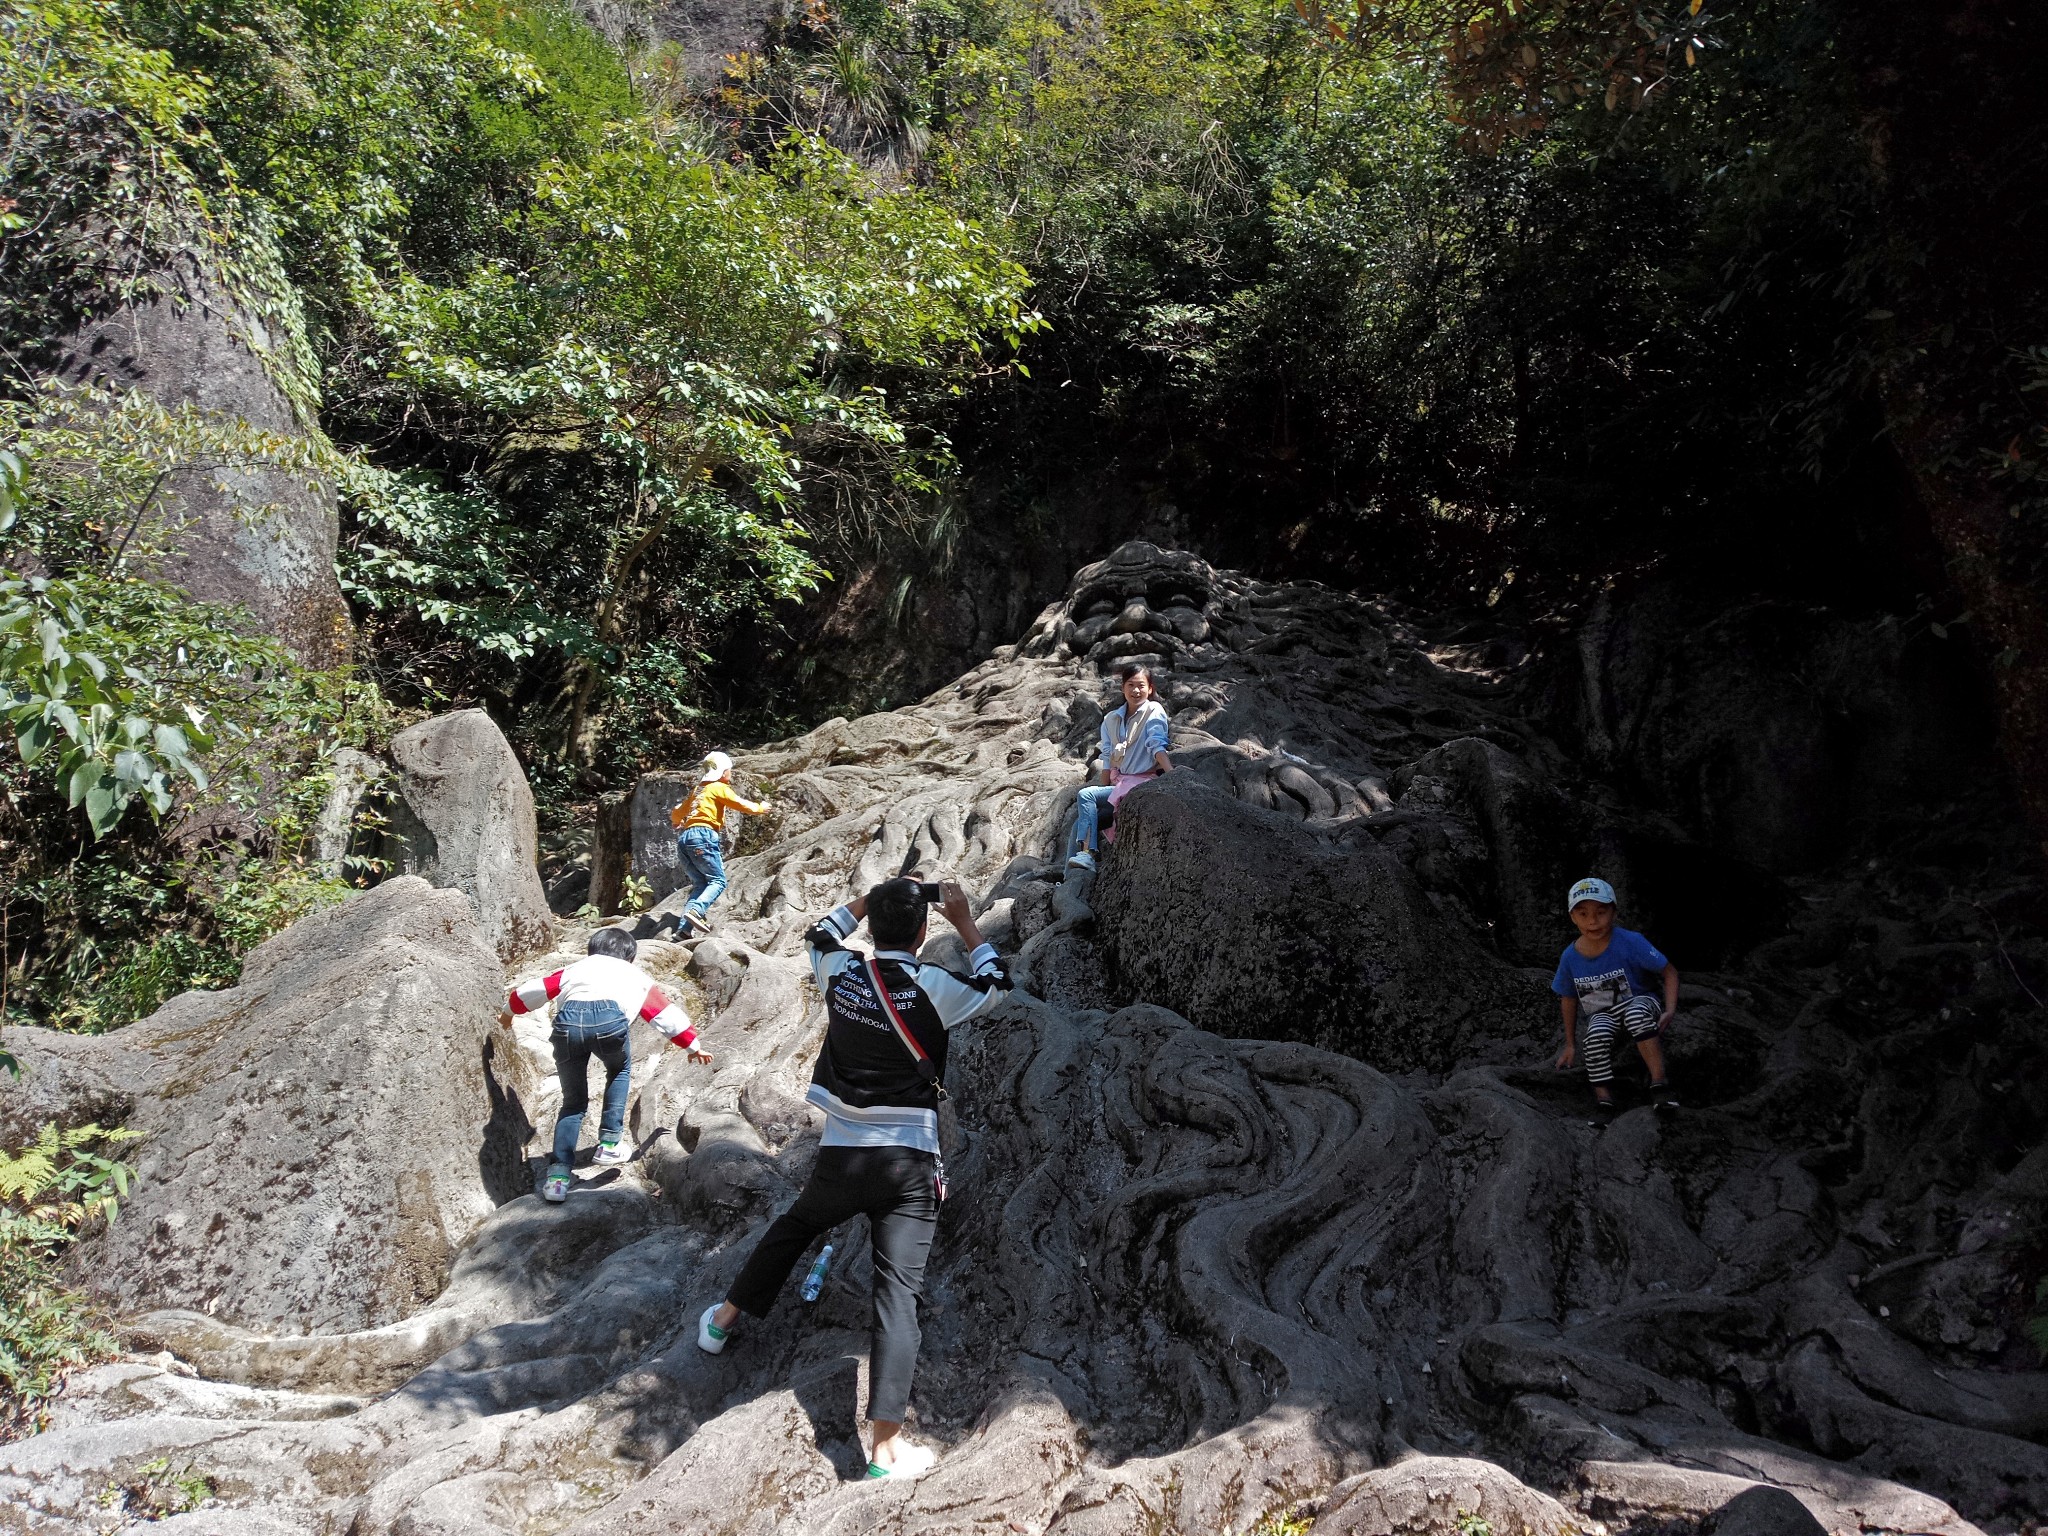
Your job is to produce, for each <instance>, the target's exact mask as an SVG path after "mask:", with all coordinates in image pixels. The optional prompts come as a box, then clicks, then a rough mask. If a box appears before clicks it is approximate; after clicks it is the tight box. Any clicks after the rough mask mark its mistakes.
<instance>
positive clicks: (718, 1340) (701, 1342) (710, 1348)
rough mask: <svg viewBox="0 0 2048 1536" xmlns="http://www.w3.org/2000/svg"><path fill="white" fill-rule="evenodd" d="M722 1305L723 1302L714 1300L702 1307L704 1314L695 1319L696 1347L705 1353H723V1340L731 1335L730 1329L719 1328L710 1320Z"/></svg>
mask: <svg viewBox="0 0 2048 1536" xmlns="http://www.w3.org/2000/svg"><path fill="white" fill-rule="evenodd" d="M722 1305H723V1303H721V1302H716V1301H714V1302H713V1303H711V1305H710V1306H708V1307H706V1308H705V1309H704V1315H703V1316H702V1317H700V1318H698V1319H697V1347H698V1348H699V1349H701V1350H703V1351H704V1353H705V1354H707V1355H722V1354H724V1353H725V1341H726V1340H727V1339H729V1338H731V1337H732V1333H731V1332H730V1330H728V1329H724V1328H721V1327H719V1326H718V1324H716V1323H714V1322H713V1321H711V1319H712V1318H714V1317H716V1316H717V1315H718V1309H719V1307H720V1306H722Z"/></svg>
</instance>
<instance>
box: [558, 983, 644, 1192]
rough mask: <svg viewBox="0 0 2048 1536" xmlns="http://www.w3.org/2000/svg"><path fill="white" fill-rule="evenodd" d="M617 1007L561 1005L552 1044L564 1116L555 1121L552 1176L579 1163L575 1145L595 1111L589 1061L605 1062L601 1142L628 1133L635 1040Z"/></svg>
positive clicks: (599, 1125)
mask: <svg viewBox="0 0 2048 1536" xmlns="http://www.w3.org/2000/svg"><path fill="white" fill-rule="evenodd" d="M630 1028H631V1026H630V1025H629V1023H628V1021H627V1019H626V1016H625V1014H623V1013H621V1012H620V1011H619V1008H618V1005H617V1004H616V1003H556V1004H555V1027H554V1029H553V1030H552V1031H550V1033H549V1035H548V1041H549V1043H550V1044H551V1045H553V1046H554V1048H555V1075H556V1076H558V1077H559V1078H561V1080H562V1113H561V1114H560V1116H559V1117H557V1119H556V1120H555V1149H554V1159H553V1164H552V1166H551V1167H550V1168H549V1170H548V1171H549V1172H550V1173H552V1172H554V1171H556V1170H557V1169H560V1170H563V1171H567V1170H568V1169H570V1168H573V1167H574V1166H575V1165H576V1142H577V1140H578V1138H580V1137H581V1136H582V1135H583V1116H584V1113H585V1111H587V1110H588V1109H589V1108H590V1058H591V1057H593V1056H595V1057H596V1058H597V1059H598V1060H599V1061H601V1062H603V1063H604V1073H605V1076H604V1114H603V1116H602V1118H600V1119H599V1120H598V1122H597V1127H598V1129H597V1138H598V1140H599V1141H617V1140H618V1139H619V1138H620V1137H621V1136H623V1135H624V1134H625V1133H626V1095H627V1093H628V1092H629V1091H630V1090H631V1088H632V1086H633V1037H632V1034H631V1033H630Z"/></svg>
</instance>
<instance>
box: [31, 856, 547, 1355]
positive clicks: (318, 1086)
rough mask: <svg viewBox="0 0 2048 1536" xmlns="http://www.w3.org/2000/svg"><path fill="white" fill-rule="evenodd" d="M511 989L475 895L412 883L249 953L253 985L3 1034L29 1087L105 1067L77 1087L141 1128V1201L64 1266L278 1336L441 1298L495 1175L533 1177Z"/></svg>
mask: <svg viewBox="0 0 2048 1536" xmlns="http://www.w3.org/2000/svg"><path fill="white" fill-rule="evenodd" d="M500 984H501V980H500V971H499V967H498V962H497V957H496V956H495V955H493V954H492V953H491V951H490V949H489V948H488V947H486V945H485V944H484V942H483V938H482V935H481V934H480V933H479V931H478V928H477V924H476V920H475V918H474V916H473V915H472V914H471V912H470V910H469V904H468V902H467V901H465V900H464V899H463V898H462V897H461V896H460V895H459V894H457V893H455V892H452V891H436V890H434V889H433V888H432V887H430V886H428V885H427V884H426V883H425V882H424V881H421V880H417V879H408V878H399V879H395V880H392V881H389V882H387V883H385V884H383V885H380V886H377V887H375V888H373V889H371V890H369V891H365V892H364V893H362V894H361V895H359V896H355V897H352V898H350V899H349V900H348V901H346V902H343V903H342V904H341V905H339V906H336V907H332V908H329V909H327V910H325V911H322V912H318V913H315V914H314V915H312V916H311V917H308V918H305V919H303V920H301V921H300V922H298V923H297V924H295V925H293V926H292V927H291V928H289V929H287V930H286V931H285V932H283V933H281V934H279V935H278V936H276V937H275V938H273V939H271V940H269V941H268V942H266V943H264V944H262V945H261V946H259V947H258V948H257V949H256V950H255V951H253V952H252V953H251V954H250V956H249V958H248V960H247V963H246V964H245V965H244V967H243V973H242V980H241V983H240V984H239V985H237V986H234V987H230V988H228V989H226V990H225V991H221V992H188V993H186V994H184V995H183V996H182V997H179V998H177V999H175V1000H173V1001H172V1002H171V1003H170V1004H168V1005H167V1006H165V1007H164V1008H163V1009H161V1010H159V1011H158V1012H157V1013H155V1014H153V1015H152V1016H151V1017H150V1018H148V1019H145V1020H143V1021H142V1022H141V1023H139V1024H135V1025H132V1026H130V1027H129V1028H127V1029H125V1030H122V1031H121V1032H119V1033H118V1034H114V1035H107V1036H101V1037H98V1038H95V1039H92V1040H90V1041H79V1040H76V1039H71V1040H64V1039H61V1038H53V1037H51V1036H49V1035H48V1034H46V1033H45V1032H43V1031H38V1030H20V1031H15V1032H13V1033H12V1034H11V1036H10V1039H11V1041H12V1044H11V1047H10V1048H11V1049H13V1050H14V1051H15V1053H16V1054H17V1055H18V1056H19V1057H20V1058H21V1059H22V1063H23V1068H24V1074H25V1075H24V1082H25V1083H26V1084H27V1085H29V1091H31V1092H33V1091H34V1086H35V1084H36V1083H37V1081H38V1079H39V1078H41V1077H42V1076H43V1075H44V1073H45V1071H46V1069H47V1070H48V1071H49V1072H50V1073H51V1075H53V1076H54V1075H58V1074H59V1072H60V1071H61V1073H62V1075H64V1076H65V1077H67V1078H69V1079H71V1080H72V1081H73V1085H74V1087H82V1086H85V1082H86V1079H88V1078H93V1079H96V1081H95V1082H94V1083H93V1084H92V1086H90V1087H89V1088H88V1089H87V1101H88V1102H91V1101H93V1100H94V1097H95V1096H105V1095H110V1094H120V1095H125V1096H126V1097H127V1099H128V1100H129V1102H130V1103H131V1104H132V1109H131V1111H130V1112H129V1113H128V1114H127V1116H126V1124H127V1126H128V1127H129V1129H131V1130H135V1131H138V1132H140V1133H141V1134H142V1138H143V1139H142V1140H141V1141H140V1142H138V1143H136V1144H135V1146H134V1149H133V1151H132V1153H130V1158H131V1161H133V1163H134V1164H135V1167H136V1183H135V1190H134V1194H133V1195H132V1197H131V1198H130V1199H129V1201H128V1202H127V1204H126V1206H125V1207H124V1208H123V1210H122V1212H121V1216H120V1219H119V1220H118V1221H117V1222H116V1223H115V1224H114V1225H113V1226H112V1227H111V1228H108V1229H106V1230H105V1231H103V1232H101V1233H99V1234H98V1235H96V1236H94V1237H91V1238H89V1239H87V1240H86V1241H84V1242H82V1243H80V1244H79V1245H78V1247H77V1248H76V1249H75V1250H74V1252H73V1258H72V1272H73V1274H74V1275H75V1276H76V1277H77V1278H78V1279H79V1280H80V1281H82V1282H84V1283H86V1284H88V1285H89V1286H90V1287H91V1288H92V1289H93V1290H94V1291H95V1292H97V1293H98V1294H99V1295H101V1296H102V1297H103V1298H105V1299H106V1300H107V1301H108V1302H109V1303H110V1304H112V1305H114V1306H116V1307H118V1308H121V1309H122V1310H124V1311H131V1312H132V1311H142V1310H148V1309H152V1308H160V1307H174V1308H187V1309H191V1310H194V1311H198V1312H202V1313H210V1314H213V1315H214V1316H216V1317H218V1318H220V1319H221V1320H222V1321H223V1322H227V1323H233V1324H238V1325H241V1326H243V1327H248V1328H257V1329H261V1330H263V1331H265V1332H269V1333H315V1332H323V1331H344V1330H354V1329H361V1328H368V1327H374V1326H377V1325H380V1324H385V1323H391V1322H395V1321H397V1320H399V1319H401V1318H403V1317H406V1316H407V1315H409V1314H411V1313H413V1312H415V1311H417V1310H418V1309H419V1308H421V1307H423V1306H425V1305H426V1304H427V1303H429V1302H431V1301H432V1300H433V1299H434V1298H435V1297H436V1296H438V1295H439V1294H440V1292H441V1289H442V1287H443V1286H444V1285H445V1284H446V1283H447V1279H448V1275H449V1271H450V1267H451V1266H452V1265H453V1264H454V1262H455V1259H456V1256H457V1254H458V1253H459V1252H460V1250H461V1248H462V1245H463V1244H464V1243H465V1242H466V1241H467V1240H468V1238H469V1237H470V1235H471V1234H472V1233H473V1232H475V1231H476V1229H477V1227H478V1226H479V1224H480V1223H481V1222H482V1221H483V1220H484V1218H485V1217H487V1216H488V1215H489V1214H490V1213H491V1211H492V1210H493V1208H494V1207H495V1205H496V1203H497V1201H496V1199H494V1192H495V1195H496V1196H497V1197H499V1198H502V1197H505V1196H508V1195H511V1194H514V1193H523V1192H525V1191H526V1190H527V1189H528V1188H530V1184H529V1182H528V1179H527V1176H526V1173H525V1166H524V1143H525V1140H526V1137H527V1134H528V1131H529V1129H530V1128H529V1127H528V1125H527V1123H526V1120H525V1116H524V1113H523V1111H522V1108H521V1106H522V1104H523V1103H524V1102H527V1101H530V1099H531V1097H532V1087H531V1083H530V1080H529V1078H528V1075H527V1069H526V1068H525V1067H524V1065H523V1064H522V1063H521V1062H520V1060H519V1058H518V1057H517V1055H516V1053H514V1052H511V1051H508V1050H507V1049H505V1047H504V1045H503V1044H502V1043H501V1039H502V1037H499V1036H498V1035H497V1032H496V1031H495V1029H494V1022H495V1013H496V1009H497V1006H498V989H499V986H500ZM83 1046H90V1047H91V1048H92V1049H91V1050H90V1051H84V1050H82V1049H81V1047H83ZM59 1062H62V1063H63V1066H62V1068H61V1069H60V1068H59V1066H58V1063H59ZM20 1091H22V1090H20V1089H10V1088H5V1087H0V1103H5V1102H6V1100H7V1099H8V1097H9V1096H10V1095H11V1094H13V1093H15V1092H20ZM94 1112H95V1113H99V1112H101V1111H99V1110H94Z"/></svg>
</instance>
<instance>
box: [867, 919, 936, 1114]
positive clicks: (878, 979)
mask: <svg viewBox="0 0 2048 1536" xmlns="http://www.w3.org/2000/svg"><path fill="white" fill-rule="evenodd" d="M867 970H868V985H869V986H870V987H872V988H874V991H875V997H876V998H877V999H878V1000H879V1001H880V1002H881V1005H882V1012H883V1013H885V1014H887V1015H888V1016H889V1023H890V1025H891V1026H892V1027H894V1029H895V1031H896V1038H897V1039H898V1040H901V1041H902V1042H903V1048H904V1049H905V1050H906V1051H908V1052H910V1056H911V1059H912V1060H913V1061H915V1062H916V1063H917V1075H918V1076H919V1077H921V1078H923V1079H924V1080H925V1081H926V1082H928V1083H930V1084H931V1085H932V1091H933V1092H934V1093H936V1094H937V1095H938V1096H939V1099H940V1102H942V1103H943V1102H944V1101H945V1099H946V1098H947V1093H946V1085H945V1084H944V1083H942V1082H940V1081H939V1069H938V1068H937V1067H936V1066H935V1065H933V1063H932V1058H931V1054H930V1053H929V1052H928V1051H926V1050H925V1048H924V1047H923V1046H921V1045H919V1044H918V1043H917V1036H915V1035H913V1034H912V1033H911V1032H910V1026H909V1025H907V1024H905V1023H904V1022H903V1015H902V1014H900V1013H898V1012H897V1011H896V1002H895V1000H894V999H893V998H891V997H890V996H889V988H888V987H887V986H886V985H885V984H884V983H883V981H882V967H881V964H880V963H879V962H878V961H877V960H876V959H875V958H874V956H872V955H870V956H869V957H868V959H867Z"/></svg>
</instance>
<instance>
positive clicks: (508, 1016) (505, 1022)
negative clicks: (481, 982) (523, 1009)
mask: <svg viewBox="0 0 2048 1536" xmlns="http://www.w3.org/2000/svg"><path fill="white" fill-rule="evenodd" d="M511 1027H512V1010H511V1009H510V1008H500V1009H499V1010H498V1028H500V1029H510V1028H511Z"/></svg>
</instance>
